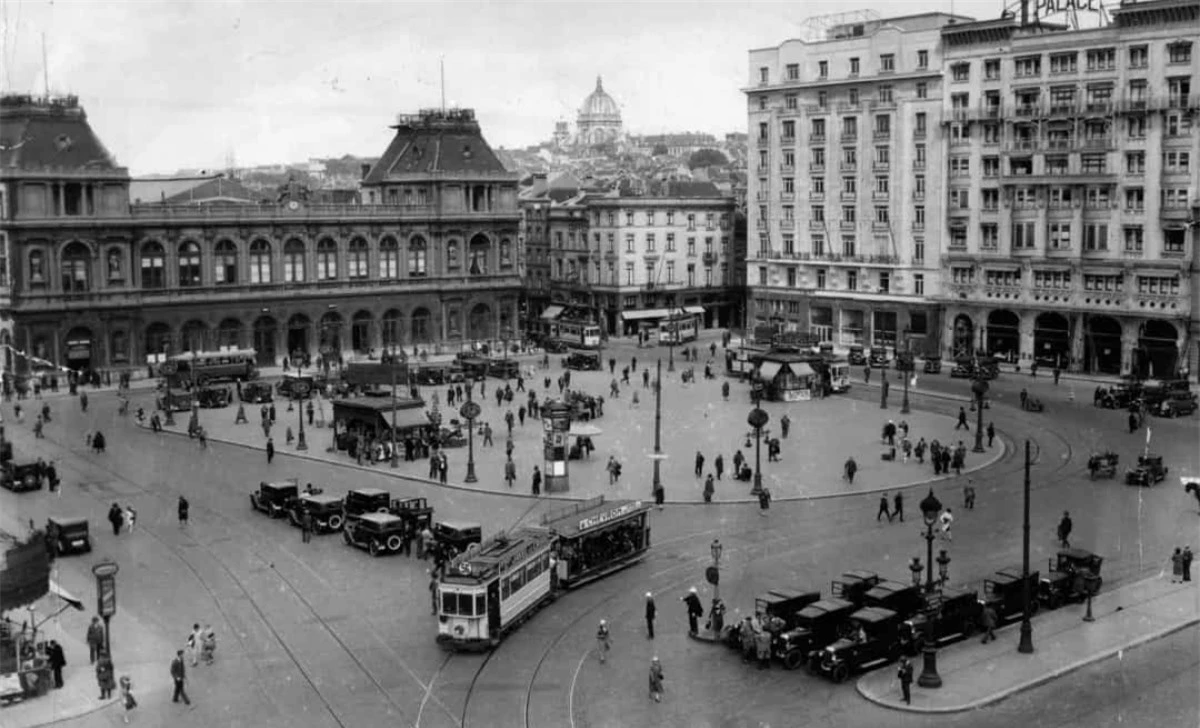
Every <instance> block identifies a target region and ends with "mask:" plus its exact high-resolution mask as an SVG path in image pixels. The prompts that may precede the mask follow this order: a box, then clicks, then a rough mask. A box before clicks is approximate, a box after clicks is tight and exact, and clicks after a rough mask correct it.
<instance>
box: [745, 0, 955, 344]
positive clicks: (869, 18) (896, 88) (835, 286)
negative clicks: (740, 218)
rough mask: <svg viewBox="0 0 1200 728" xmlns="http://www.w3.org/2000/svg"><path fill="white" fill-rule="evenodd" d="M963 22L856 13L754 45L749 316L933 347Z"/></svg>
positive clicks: (846, 340)
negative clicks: (947, 117)
mask: <svg viewBox="0 0 1200 728" xmlns="http://www.w3.org/2000/svg"><path fill="white" fill-rule="evenodd" d="M966 20H969V19H968V18H961V17H956V16H952V15H946V14H943V13H927V14H923V15H914V16H907V17H899V18H890V19H885V20H880V19H878V18H876V17H874V16H873V15H869V14H852V15H846V16H841V17H839V18H837V19H836V21H835V22H829V23H825V24H824V26H825V27H824V29H823V32H821V33H819V34H817V35H815V36H811V37H809V38H807V39H795V40H787V41H784V42H783V43H782V44H780V45H779V46H776V47H773V48H765V49H760V50H752V51H751V52H750V86H749V87H748V88H747V89H746V94H747V97H748V99H749V130H750V142H749V144H750V149H749V169H748V182H749V184H748V194H747V207H748V215H747V217H748V223H749V228H748V236H749V239H748V250H747V256H748V260H747V266H748V270H747V273H748V277H747V285H748V286H749V294H750V297H751V302H750V306H751V308H750V312H749V313H750V316H751V318H752V323H754V324H760V325H763V324H770V325H773V326H775V327H776V328H778V329H780V330H785V331H802V332H811V333H813V334H816V335H817V336H819V337H820V338H821V339H823V340H827V341H832V342H834V343H835V344H838V345H842V346H847V345H852V344H859V345H867V346H871V345H876V346H886V347H896V346H900V345H903V344H901V342H902V341H903V340H904V339H905V338H906V337H908V338H911V339H912V344H911V346H912V347H913V349H914V351H921V350H932V351H936V350H937V348H938V346H939V344H938V334H939V330H940V327H941V315H940V303H939V301H938V300H937V294H938V292H939V281H938V277H939V276H938V271H939V268H940V265H941V261H940V255H941V249H942V240H941V233H942V229H943V225H942V224H941V219H942V202H943V200H942V196H941V194H940V192H941V190H942V186H941V176H940V175H941V172H940V170H941V167H942V157H943V143H942V139H941V134H940V132H941V126H940V122H941V116H942V104H943V102H942V83H943V79H942V62H941V53H942V43H941V30H942V28H943V27H946V26H947V25H948V24H950V23H955V22H963V21H966Z"/></svg>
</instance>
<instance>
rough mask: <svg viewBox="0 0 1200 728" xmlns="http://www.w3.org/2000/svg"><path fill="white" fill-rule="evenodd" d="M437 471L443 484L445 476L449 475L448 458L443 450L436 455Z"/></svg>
mask: <svg viewBox="0 0 1200 728" xmlns="http://www.w3.org/2000/svg"><path fill="white" fill-rule="evenodd" d="M438 472H439V474H440V475H441V481H442V485H445V484H446V478H447V477H449V475H450V459H449V458H448V457H446V451H445V450H443V451H442V452H441V454H440V455H439V456H438Z"/></svg>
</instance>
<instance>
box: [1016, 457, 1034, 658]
mask: <svg viewBox="0 0 1200 728" xmlns="http://www.w3.org/2000/svg"><path fill="white" fill-rule="evenodd" d="M1029 465H1030V457H1029V440H1026V441H1025V514H1024V516H1025V525H1024V531H1023V532H1022V540H1021V579H1022V584H1021V602H1022V607H1023V608H1022V610H1021V642H1020V644H1018V645H1017V652H1020V653H1022V654H1025V655H1029V654H1032V653H1033V623H1032V622H1031V621H1030V617H1031V616H1032V614H1033V594H1031V593H1030V592H1031V587H1030V584H1029Z"/></svg>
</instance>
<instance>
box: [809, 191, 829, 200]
mask: <svg viewBox="0 0 1200 728" xmlns="http://www.w3.org/2000/svg"><path fill="white" fill-rule="evenodd" d="M808 199H809V200H811V201H813V202H824V201H825V193H824V192H809V193H808Z"/></svg>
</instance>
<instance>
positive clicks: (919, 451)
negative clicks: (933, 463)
mask: <svg viewBox="0 0 1200 728" xmlns="http://www.w3.org/2000/svg"><path fill="white" fill-rule="evenodd" d="M928 447H929V445H927V444H926V443H925V438H923V437H922V438H921V439H920V440H917V445H916V447H914V448H913V455H916V456H917V463H918V464H920V465H924V464H925V450H926V449H928Z"/></svg>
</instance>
